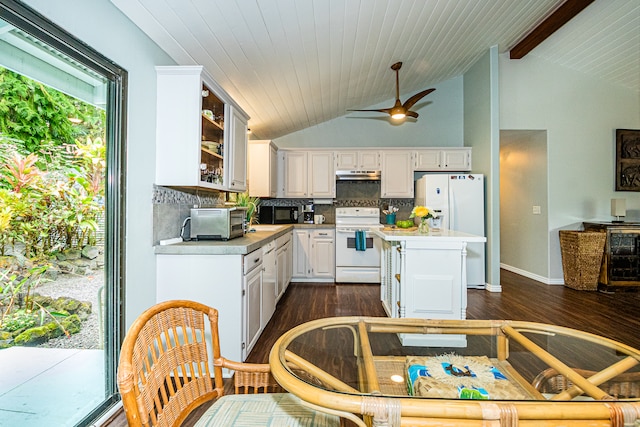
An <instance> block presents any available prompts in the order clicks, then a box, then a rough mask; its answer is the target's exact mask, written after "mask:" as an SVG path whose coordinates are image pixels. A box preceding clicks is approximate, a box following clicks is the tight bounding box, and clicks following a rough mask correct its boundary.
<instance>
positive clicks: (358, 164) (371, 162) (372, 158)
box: [335, 150, 380, 170]
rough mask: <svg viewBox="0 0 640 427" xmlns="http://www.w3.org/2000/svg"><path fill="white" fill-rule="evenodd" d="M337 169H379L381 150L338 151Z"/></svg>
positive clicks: (336, 154)
mask: <svg viewBox="0 0 640 427" xmlns="http://www.w3.org/2000/svg"><path fill="white" fill-rule="evenodd" d="M335 156H336V170H378V169H380V152H379V151H378V150H360V151H342V150H341V151H336V152H335Z"/></svg>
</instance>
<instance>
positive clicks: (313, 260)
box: [292, 228, 336, 282]
mask: <svg viewBox="0 0 640 427" xmlns="http://www.w3.org/2000/svg"><path fill="white" fill-rule="evenodd" d="M335 240H336V239H335V230H334V229H331V228H319V229H296V230H294V232H293V278H292V280H294V281H296V280H298V281H310V282H331V281H333V280H334V279H335V275H336V260H335V257H336V255H335V250H336V249H335Z"/></svg>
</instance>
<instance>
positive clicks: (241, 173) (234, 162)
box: [227, 106, 249, 193]
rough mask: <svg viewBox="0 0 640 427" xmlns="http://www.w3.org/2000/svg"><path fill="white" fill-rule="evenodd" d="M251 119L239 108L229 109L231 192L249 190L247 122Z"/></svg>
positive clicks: (231, 107)
mask: <svg viewBox="0 0 640 427" xmlns="http://www.w3.org/2000/svg"><path fill="white" fill-rule="evenodd" d="M248 120H249V118H248V117H247V116H246V115H244V114H243V113H242V112H241V111H240V110H238V109H237V108H235V107H233V106H230V107H229V120H227V122H230V123H231V126H230V130H229V132H230V135H229V140H230V141H231V144H230V151H229V155H230V156H231V161H230V162H229V164H230V167H229V180H228V182H229V190H230V191H235V192H239V193H241V192H243V191H246V190H247V122H248Z"/></svg>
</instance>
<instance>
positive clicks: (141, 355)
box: [118, 300, 340, 427]
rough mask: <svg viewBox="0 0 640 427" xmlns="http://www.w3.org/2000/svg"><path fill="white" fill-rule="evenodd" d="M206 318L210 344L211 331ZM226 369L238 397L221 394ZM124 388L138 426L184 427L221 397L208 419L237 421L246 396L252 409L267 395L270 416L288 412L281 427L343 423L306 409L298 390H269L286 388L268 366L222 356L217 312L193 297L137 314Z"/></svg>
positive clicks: (130, 417)
mask: <svg viewBox="0 0 640 427" xmlns="http://www.w3.org/2000/svg"><path fill="white" fill-rule="evenodd" d="M207 320H208V323H209V326H210V331H211V343H210V346H209V345H207V338H206V336H205V327H206V326H205V325H206V323H207ZM210 351H211V353H210ZM210 356H211V357H210ZM210 360H213V372H212V370H211V369H210V363H209V361H210ZM223 368H226V369H230V370H233V371H235V375H234V385H235V393H236V394H235V395H229V396H224V397H222V396H223V394H224V384H223V378H222V369H223ZM212 373H213V380H212V375H211V374H212ZM118 387H119V389H120V394H121V395H122V403H123V406H124V410H125V413H126V416H127V421H128V423H129V426H131V427H151V426H153V427H160V426H179V425H180V424H181V423H182V422H183V421H184V420H185V418H186V417H187V416H188V415H189V414H190V413H191V412H192V411H193V410H194V409H196V408H197V407H198V406H200V405H202V404H203V403H205V402H207V401H212V400H216V399H217V400H216V402H215V403H214V404H213V405H212V406H211V408H209V409H208V410H207V411H206V413H205V414H204V415H203V416H202V418H201V420H204V421H203V423H202V424H203V425H216V426H221V425H233V424H234V422H235V421H234V420H233V419H230V417H231V416H230V415H229V413H233V414H234V415H233V417H234V419H235V418H237V417H238V416H242V409H238V408H239V407H240V406H242V404H243V400H250V401H251V402H252V405H253V406H250V408H254V409H249V410H250V411H252V412H253V411H255V404H254V403H255V401H256V400H258V401H260V400H262V402H261V403H262V405H261V406H262V407H267V408H270V409H266V410H267V411H269V413H267V414H265V416H271V415H272V413H273V412H278V417H279V420H280V421H281V420H282V419H283V418H284V424H282V425H292V426H295V425H303V424H304V425H321V426H336V425H339V424H340V419H339V418H338V417H337V416H335V415H327V414H324V413H320V412H317V411H314V410H312V409H310V408H307V407H305V406H303V405H302V404H301V403H300V401H299V400H298V399H297V398H295V396H293V395H290V394H288V393H268V392H273V391H275V390H280V388H279V386H278V384H277V382H276V381H275V380H274V379H273V377H272V376H271V373H270V368H269V365H268V364H250V363H240V362H234V361H230V360H227V359H225V358H224V357H222V356H221V354H220V344H219V335H218V310H216V309H215V308H211V307H208V306H206V305H204V304H200V303H197V302H193V301H181V300H179V301H167V302H163V303H159V304H157V305H155V306H153V307H151V308H149V309H148V310H146V311H145V312H144V313H142V314H141V315H140V317H138V318H137V319H136V320H135V322H134V323H133V324H132V325H131V328H130V329H129V331H128V333H127V335H126V337H125V339H124V342H123V343H122V351H121V354H120V362H119V366H118ZM250 392H252V393H251V394H248V393H250ZM257 393H260V394H257ZM267 393H268V394H267ZM226 398H228V399H227V400H225V399H226ZM217 405H224V407H225V408H224V411H222V412H224V417H223V418H225V420H227V421H226V422H227V424H224V423H221V421H220V420H219V419H220V417H222V415H220V416H219V415H218V409H219V408H218V407H217ZM282 405H285V409H284V410H281V408H280V406H282ZM230 406H231V407H232V409H231V410H229V407H230ZM292 408H293V409H292ZM252 416H255V414H253V415H252ZM214 417H215V420H212V419H213V418H214ZM199 423H200V422H199ZM259 424H260V425H266V424H262V423H261V422H259Z"/></svg>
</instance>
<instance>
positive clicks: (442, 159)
mask: <svg viewBox="0 0 640 427" xmlns="http://www.w3.org/2000/svg"><path fill="white" fill-rule="evenodd" d="M415 170H416V171H425V172H432V171H436V172H437V171H460V172H463V171H470V170H471V148H469V147H460V148H447V149H439V148H429V149H420V150H417V151H416V165H415Z"/></svg>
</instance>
